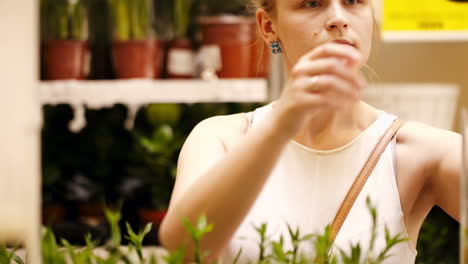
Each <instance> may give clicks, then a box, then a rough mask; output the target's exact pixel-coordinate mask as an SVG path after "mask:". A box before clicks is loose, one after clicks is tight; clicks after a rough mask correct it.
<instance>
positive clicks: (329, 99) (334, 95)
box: [296, 74, 360, 106]
mask: <svg viewBox="0 0 468 264" xmlns="http://www.w3.org/2000/svg"><path fill="white" fill-rule="evenodd" d="M296 85H297V86H299V87H300V89H303V90H304V91H306V93H307V94H308V95H314V96H316V97H318V98H319V99H321V100H325V101H326V103H328V104H330V105H335V106H336V105H338V106H346V105H348V104H349V103H353V102H357V101H359V98H360V90H357V89H354V87H353V84H351V83H349V82H348V81H345V80H343V79H341V78H338V77H336V76H334V75H325V74H324V75H319V76H314V77H312V78H301V80H300V81H298V82H297V83H296Z"/></svg>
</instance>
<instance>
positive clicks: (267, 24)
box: [255, 8, 279, 45]
mask: <svg viewBox="0 0 468 264" xmlns="http://www.w3.org/2000/svg"><path fill="white" fill-rule="evenodd" d="M255 17H256V19H257V25H258V27H259V28H260V32H261V34H262V38H263V40H264V41H265V42H266V43H267V44H268V45H269V44H270V43H271V42H273V41H275V40H278V39H279V37H278V35H277V34H276V33H275V30H274V26H273V20H272V19H271V17H270V14H268V12H267V11H266V10H265V9H263V8H259V9H257V12H256V13H255Z"/></svg>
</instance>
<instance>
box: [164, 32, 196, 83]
mask: <svg viewBox="0 0 468 264" xmlns="http://www.w3.org/2000/svg"><path fill="white" fill-rule="evenodd" d="M166 67H167V76H168V77H169V78H171V79H190V78H193V77H194V76H195V52H194V49H193V43H192V41H190V40H189V39H175V40H173V41H171V42H170V44H169V47H168V50H167V65H166Z"/></svg>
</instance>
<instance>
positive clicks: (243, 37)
mask: <svg viewBox="0 0 468 264" xmlns="http://www.w3.org/2000/svg"><path fill="white" fill-rule="evenodd" d="M198 21H199V23H200V25H201V33H202V44H203V46H205V47H206V46H212V47H213V46H214V47H215V46H218V47H219V49H220V53H221V65H220V67H219V68H218V69H216V72H217V74H218V77H220V78H248V77H250V76H251V67H250V65H251V63H252V58H253V50H254V49H253V48H252V45H253V43H254V40H255V35H256V34H255V20H254V18H253V17H243V16H233V15H222V16H215V17H202V18H199V20H198Z"/></svg>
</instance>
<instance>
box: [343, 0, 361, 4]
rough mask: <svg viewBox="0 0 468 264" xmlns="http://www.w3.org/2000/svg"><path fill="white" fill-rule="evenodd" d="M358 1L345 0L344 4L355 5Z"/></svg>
mask: <svg viewBox="0 0 468 264" xmlns="http://www.w3.org/2000/svg"><path fill="white" fill-rule="evenodd" d="M358 2H359V1H358V0H346V4H347V5H355V4H357V3H358Z"/></svg>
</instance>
